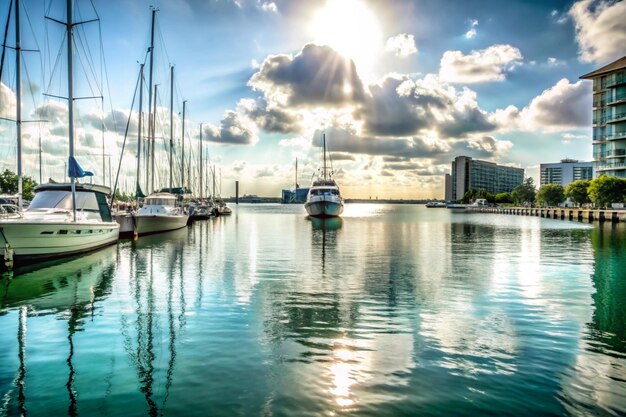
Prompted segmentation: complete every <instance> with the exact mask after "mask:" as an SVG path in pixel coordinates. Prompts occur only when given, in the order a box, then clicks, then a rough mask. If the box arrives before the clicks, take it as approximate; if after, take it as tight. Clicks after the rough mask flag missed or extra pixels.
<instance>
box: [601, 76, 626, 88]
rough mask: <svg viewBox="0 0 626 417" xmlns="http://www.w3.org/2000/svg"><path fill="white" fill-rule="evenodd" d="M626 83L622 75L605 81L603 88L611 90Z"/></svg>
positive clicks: (625, 78)
mask: <svg viewBox="0 0 626 417" xmlns="http://www.w3.org/2000/svg"><path fill="white" fill-rule="evenodd" d="M624 83H626V77H624V76H623V75H620V76H617V77H615V78H613V79H612V80H608V81H605V82H604V84H602V88H609V87H613V86H615V85H619V84H624Z"/></svg>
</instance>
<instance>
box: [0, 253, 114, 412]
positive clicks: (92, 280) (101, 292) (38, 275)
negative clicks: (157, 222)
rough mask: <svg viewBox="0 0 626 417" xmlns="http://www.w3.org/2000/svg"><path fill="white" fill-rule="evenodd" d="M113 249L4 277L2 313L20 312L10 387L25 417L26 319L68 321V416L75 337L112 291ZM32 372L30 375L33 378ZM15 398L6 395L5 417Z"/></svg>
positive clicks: (72, 406)
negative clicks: (16, 365) (15, 391)
mask: <svg viewBox="0 0 626 417" xmlns="http://www.w3.org/2000/svg"><path fill="white" fill-rule="evenodd" d="M116 255H117V247H109V248H106V249H103V250H100V251H96V252H93V253H90V254H87V255H83V256H80V257H76V258H73V259H71V260H69V261H68V260H67V259H65V260H57V261H48V262H46V263H42V264H38V265H36V266H27V267H23V268H20V269H16V270H15V271H14V272H10V273H6V274H5V275H4V277H3V279H2V280H1V282H0V310H1V311H4V312H6V311H7V310H8V309H12V308H19V313H18V320H19V323H18V327H17V341H18V361H19V368H18V371H17V374H16V378H15V380H14V382H13V386H15V387H17V389H18V394H17V410H18V411H19V415H23V416H24V415H27V395H26V388H27V387H26V375H27V373H29V372H28V368H27V366H26V334H27V329H28V316H29V315H30V316H34V317H39V316H46V315H51V314H55V315H56V316H57V317H58V319H60V320H67V323H68V325H67V342H68V355H67V358H66V359H65V362H66V364H67V367H68V370H67V373H68V376H67V380H66V382H65V387H66V389H67V395H68V407H67V412H68V414H69V415H70V416H76V415H77V414H78V413H77V404H76V398H77V392H76V390H75V388H74V380H75V375H76V369H75V366H74V361H73V358H74V353H75V347H74V335H75V333H76V332H77V331H83V330H84V327H83V325H84V319H85V318H86V317H87V316H92V315H93V311H94V304H95V302H96V301H97V300H101V299H102V298H104V297H106V296H107V294H108V293H109V291H110V284H111V278H112V276H113V275H114V273H115V259H116ZM32 372H33V371H32V370H31V372H30V373H31V374H32ZM14 401H15V400H14V399H13V398H12V396H11V395H10V392H9V393H7V395H5V397H4V401H3V404H2V408H0V411H4V412H5V413H6V414H10V412H9V411H10V410H11V408H12V406H13V402H14Z"/></svg>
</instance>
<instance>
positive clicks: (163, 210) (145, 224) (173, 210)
mask: <svg viewBox="0 0 626 417" xmlns="http://www.w3.org/2000/svg"><path fill="white" fill-rule="evenodd" d="M177 200H178V198H177V197H176V196H175V195H174V194H170V193H154V194H150V195H149V196H147V197H146V198H145V199H144V203H143V206H142V207H141V208H140V209H139V211H137V214H136V215H135V227H136V233H137V234H138V235H139V236H141V235H147V234H150V233H159V232H166V231H168V230H176V229H180V228H183V227H185V226H187V220H189V215H188V214H187V213H186V212H185V210H184V208H183V207H182V206H179V205H178V204H177Z"/></svg>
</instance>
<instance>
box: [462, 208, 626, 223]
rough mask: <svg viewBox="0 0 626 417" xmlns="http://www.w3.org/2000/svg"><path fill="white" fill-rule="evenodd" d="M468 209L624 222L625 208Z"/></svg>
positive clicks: (552, 217)
mask: <svg viewBox="0 0 626 417" xmlns="http://www.w3.org/2000/svg"><path fill="white" fill-rule="evenodd" d="M468 210H469V211H472V212H480V213H495V214H509V215H516V216H535V217H544V218H546V219H559V220H571V221H574V220H576V221H579V222H588V223H593V222H594V221H597V222H600V223H603V222H611V223H620V222H626V210H623V209H587V208H580V207H469V208H468Z"/></svg>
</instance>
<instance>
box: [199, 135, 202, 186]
mask: <svg viewBox="0 0 626 417" xmlns="http://www.w3.org/2000/svg"><path fill="white" fill-rule="evenodd" d="M199 176H200V198H202V123H200V175H199Z"/></svg>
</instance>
